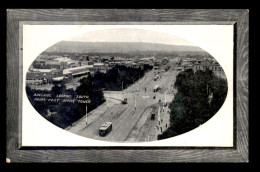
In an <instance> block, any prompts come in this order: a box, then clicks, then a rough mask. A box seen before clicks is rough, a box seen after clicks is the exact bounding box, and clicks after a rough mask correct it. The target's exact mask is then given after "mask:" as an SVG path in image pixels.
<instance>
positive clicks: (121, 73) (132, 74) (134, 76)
mask: <svg viewBox="0 0 260 172" xmlns="http://www.w3.org/2000/svg"><path fill="white" fill-rule="evenodd" d="M151 69H152V66H149V65H144V68H140V67H139V68H132V67H127V66H119V65H116V66H115V67H113V68H112V69H111V70H109V71H108V72H107V73H100V72H98V73H96V74H95V76H94V78H93V87H95V88H100V89H103V90H107V91H120V90H122V89H125V88H127V87H128V86H130V85H132V84H133V83H134V82H135V81H137V80H138V79H140V78H141V77H143V76H144V74H145V72H147V71H149V70H151Z"/></svg>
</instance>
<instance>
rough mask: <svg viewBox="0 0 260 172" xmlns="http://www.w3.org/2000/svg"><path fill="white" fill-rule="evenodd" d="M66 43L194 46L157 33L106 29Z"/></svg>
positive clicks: (88, 33)
mask: <svg viewBox="0 0 260 172" xmlns="http://www.w3.org/2000/svg"><path fill="white" fill-rule="evenodd" d="M66 41H79V42H146V43H160V44H170V45H188V46H194V45H193V44H191V43H190V42H188V41H186V40H184V39H181V38H178V37H175V36H172V35H169V34H166V33H160V32H156V31H150V30H143V29H132V28H121V29H106V30H98V31H91V32H87V33H85V34H81V35H78V36H74V37H71V38H69V39H66Z"/></svg>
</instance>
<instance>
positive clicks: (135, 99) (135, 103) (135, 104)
mask: <svg viewBox="0 0 260 172" xmlns="http://www.w3.org/2000/svg"><path fill="white" fill-rule="evenodd" d="M135 110H136V95H135Z"/></svg>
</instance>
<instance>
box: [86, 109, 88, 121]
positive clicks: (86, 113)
mask: <svg viewBox="0 0 260 172" xmlns="http://www.w3.org/2000/svg"><path fill="white" fill-rule="evenodd" d="M86 125H88V106H87V104H86Z"/></svg>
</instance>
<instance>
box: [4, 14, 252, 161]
mask: <svg viewBox="0 0 260 172" xmlns="http://www.w3.org/2000/svg"><path fill="white" fill-rule="evenodd" d="M29 14H30V15H29ZM217 14H218V15H217ZM227 16H228V17H227ZM7 19H8V20H7V23H8V28H7V29H8V30H7V65H8V66H7V67H8V68H7V75H8V76H9V77H8V79H7V88H8V89H7V93H8V96H7V110H8V113H7V118H6V121H7V146H6V150H7V157H6V160H8V162H248V76H247V74H248V29H247V28H248V11H247V10H217V9H216V10H188V9H186V10H184V9H183V10H177V9H176V10H174V9H125V10H119V9H118V10H117V9H86V10H82V9H42V10H37V11H36V10H33V9H31V10H23V9H17V10H10V11H8V18H7ZM14 69H16V70H14ZM34 157H35V158H34Z"/></svg>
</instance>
